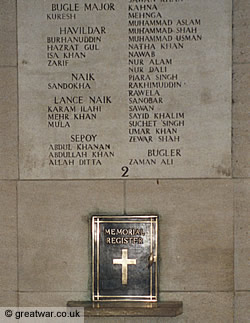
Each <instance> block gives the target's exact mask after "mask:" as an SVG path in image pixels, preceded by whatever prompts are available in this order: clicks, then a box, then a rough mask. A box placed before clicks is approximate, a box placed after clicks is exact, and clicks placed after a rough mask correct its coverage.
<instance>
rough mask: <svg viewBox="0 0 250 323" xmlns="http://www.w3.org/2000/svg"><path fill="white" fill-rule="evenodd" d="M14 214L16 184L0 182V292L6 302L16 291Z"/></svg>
mask: <svg viewBox="0 0 250 323" xmlns="http://www.w3.org/2000/svg"><path fill="white" fill-rule="evenodd" d="M16 213H17V211H16V183H15V182H5V181H4V182H3V181H0V223H1V225H0V290H1V293H2V292H4V294H8V295H7V296H6V297H7V301H8V300H11V299H13V300H14V299H15V295H14V292H15V291H16V290H17V217H16ZM2 297H4V296H2ZM2 297H1V303H2V302H4V300H3V298H2Z"/></svg>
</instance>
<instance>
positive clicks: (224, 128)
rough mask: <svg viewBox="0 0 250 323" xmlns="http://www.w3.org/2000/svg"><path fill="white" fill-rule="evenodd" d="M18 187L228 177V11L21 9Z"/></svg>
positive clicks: (51, 4) (21, 2)
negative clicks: (45, 182) (28, 182)
mask: <svg viewBox="0 0 250 323" xmlns="http://www.w3.org/2000/svg"><path fill="white" fill-rule="evenodd" d="M17 9H18V80H19V115H20V119H19V130H20V143H19V148H20V177H21V179H133V178H141V179H142V178H145V179H147V178H148V179H150V178H220V177H229V176H230V174H231V157H230V156H231V1H229V0H220V1H218V0H209V1H208V0H178V1H177V0H154V1H153V0H152V1H132V0H113V1H109V2H105V1H101V0H96V1H83V0H79V1H77V0H72V1H70V2H67V3H66V2H63V1H56V2H55V1H52V0H43V1H37V0H29V1H27V0H18V1H17Z"/></svg>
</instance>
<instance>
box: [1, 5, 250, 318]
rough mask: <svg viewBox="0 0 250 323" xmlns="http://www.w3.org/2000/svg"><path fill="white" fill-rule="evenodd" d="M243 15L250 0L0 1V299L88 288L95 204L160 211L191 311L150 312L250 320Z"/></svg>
mask: <svg viewBox="0 0 250 323" xmlns="http://www.w3.org/2000/svg"><path fill="white" fill-rule="evenodd" d="M232 18H233V19H232ZM249 21H250V2H249V1H248V0H233V1H231V0H220V1H218V0H209V1H208V0H206V1H205V0H182V1H181V0H162V1H160V0H156V1H139V0H138V1H128V0H106V1H99V0H95V1H94V0H85V1H83V0H78V1H77V0H70V1H66V0H65V1H52V0H36V1H35V0H2V1H1V6H0V223H1V225H0V307H1V306H8V307H12V306H20V307H28V306H31V307H40V306H43V307H45V306H50V307H51V306H52V307H55V306H60V307H64V306H65V304H66V303H67V301H69V300H71V301H79V300H82V301H89V300H90V299H91V263H92V262H91V247H90V246H91V230H90V227H91V224H90V218H91V215H97V216H100V215H102V216H103V215H109V216H111V215H115V216H116V215H120V216H122V215H131V214H133V215H140V214H156V215H158V216H159V237H158V243H159V245H158V256H159V257H158V268H159V271H158V276H157V277H158V282H159V286H158V287H159V289H158V291H159V300H160V301H183V304H184V312H183V314H182V315H180V316H178V317H176V318H168V319H165V318H162V319H161V318H144V319H143V322H150V323H162V322H164V323H165V322H166V321H167V322H169V323H172V322H173V323H183V322H185V323H186V322H188V323H193V322H195V323H196V322H199V323H200V322H202V323H211V322H212V323H224V322H225V323H246V322H247V321H248V320H249V300H250V281H249V254H250V243H249V229H248V228H249V224H250V220H249V206H250V205H249V191H250V190H249V176H250V172H249V151H250V149H249V148H250V144H249V142H250V141H249V84H250V83H249V80H250V79H249V75H250V54H249V53H250V49H249ZM232 31H233V35H232ZM232 40H233V42H232ZM232 44H233V46H232ZM231 49H232V51H231ZM232 53H233V57H232ZM121 255H122V253H120V254H119V255H117V257H116V258H115V259H119V258H120V257H121ZM129 257H130V253H128V258H129ZM129 259H130V258H129ZM132 259H134V258H132ZM117 266H118V267H120V266H119V265H117ZM131 266H132V265H131ZM131 266H130V267H131ZM5 321H6V320H5ZM85 321H86V322H94V323H96V322H109V323H113V322H114V323H116V322H117V318H114V319H112V318H108V319H106V320H105V319H103V318H99V319H98V318H96V319H95V318H93V319H86V320H85ZM136 321H138V322H140V320H136ZM119 322H121V323H131V322H135V318H133V317H124V318H120V319H119Z"/></svg>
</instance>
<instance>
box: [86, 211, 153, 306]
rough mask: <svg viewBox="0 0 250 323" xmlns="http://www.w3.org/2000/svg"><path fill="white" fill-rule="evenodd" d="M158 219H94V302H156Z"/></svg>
mask: <svg viewBox="0 0 250 323" xmlns="http://www.w3.org/2000/svg"><path fill="white" fill-rule="evenodd" d="M157 239H158V217H157V216H156V215H141V216H126V215H124V216H93V217H92V300H93V301H94V302H95V301H97V302H98V301H137V302H138V301H145V302H155V301H157V270H158V269H157Z"/></svg>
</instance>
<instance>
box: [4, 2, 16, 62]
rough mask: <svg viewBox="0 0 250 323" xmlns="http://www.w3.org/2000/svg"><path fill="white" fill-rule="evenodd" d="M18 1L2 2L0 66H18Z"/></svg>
mask: <svg viewBox="0 0 250 323" xmlns="http://www.w3.org/2000/svg"><path fill="white" fill-rule="evenodd" d="M16 64H17V48H16V1H15V0H1V10H0V66H16Z"/></svg>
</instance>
